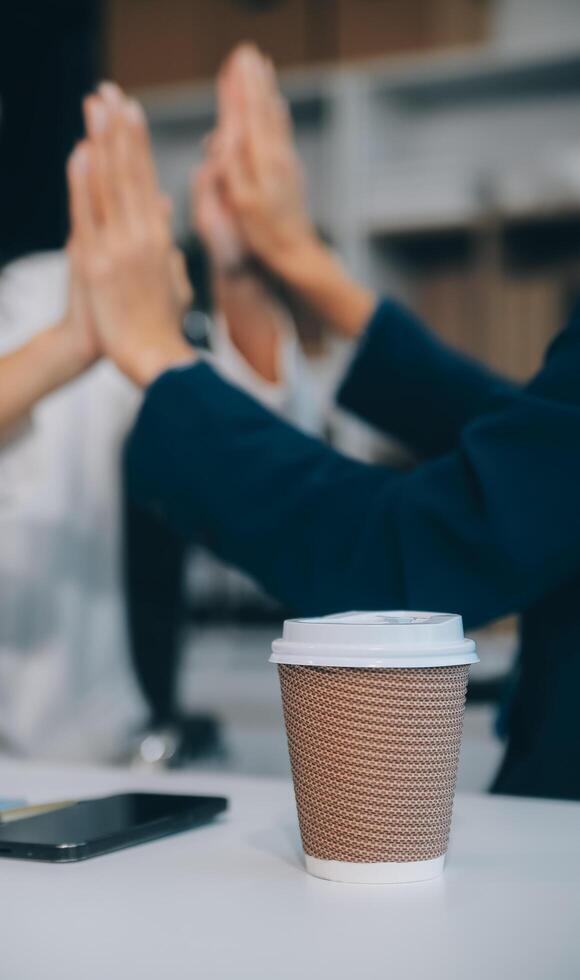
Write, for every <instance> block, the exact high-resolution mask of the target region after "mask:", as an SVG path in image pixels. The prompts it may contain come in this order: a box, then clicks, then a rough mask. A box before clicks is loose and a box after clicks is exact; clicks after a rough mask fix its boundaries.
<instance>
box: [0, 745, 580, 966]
mask: <svg viewBox="0 0 580 980" xmlns="http://www.w3.org/2000/svg"><path fill="white" fill-rule="evenodd" d="M125 789H158V790H167V791H169V792H191V793H196V792H207V793H220V794H221V793H223V794H225V795H227V796H229V797H230V798H231V809H230V812H229V814H228V815H227V816H224V817H223V818H221V819H220V821H219V822H216V823H215V824H214V825H212V826H207V827H204V828H201V829H197V830H193V831H190V832H188V833H186V834H181V835H179V836H175V837H171V838H167V839H165V840H161V841H156V842H154V843H150V844H145V845H142V846H140V847H135V848H132V849H130V850H126V851H120V852H118V853H116V854H111V855H107V856H105V857H99V858H95V859H93V860H90V861H87V862H85V863H80V864H70V865H60V866H58V865H49V864H36V863H27V862H24V861H14V860H6V859H3V860H0V980H41V978H42V980H153V978H155V980H173V978H174V980H186V978H187V980H190V978H191V980H193V978H195V980H213V978H224V980H225V978H227V980H236V978H251V980H261V978H264V980H266V978H267V980H285V978H290V977H292V978H294V977H296V978H305V980H308V978H310V977H313V978H314V977H316V978H317V980H343V978H344V980H346V978H348V980H354V978H356V980H359V978H360V980H366V978H377V980H378V978H381V980H387V978H392V980H400V978H404V980H414V978H419V977H420V978H422V980H425V978H429V980H438V978H442V980H443V978H445V980H479V978H486V980H503V978H506V980H507V978H510V980H535V978H537V980H578V978H579V977H580V805H578V804H569V803H549V802H533V801H527V800H517V799H510V798H507V797H504V798H499V797H485V796H459V797H458V799H457V803H456V808H455V817H454V826H453V836H452V844H451V849H450V855H449V860H448V866H447V870H446V872H445V875H444V876H443V878H441V879H439V880H436V881H432V882H424V883H420V884H411V885H340V884H336V883H332V882H326V881H321V880H318V879H315V878H312V877H309V876H308V875H306V874H305V872H304V871H303V869H302V864H301V853H300V847H299V839H298V834H297V825H296V818H295V812H294V804H293V797H292V789H291V786H290V784H288V783H286V782H282V781H276V780H257V779H256V780H253V779H243V778H233V777H228V776H225V775H223V776H222V775H210V774H207V775H206V774H203V773H202V774H197V773H196V774H191V773H189V774H181V775H171V776H169V775H164V774H160V775H159V776H155V777H152V776H150V775H149V774H147V775H142V774H140V773H139V772H135V771H134V770H132V771H130V772H125V771H122V770H102V769H101V770H98V769H72V768H61V769H55V768H52V767H30V766H27V765H18V764H15V763H14V762H4V761H2V762H0V797H11V796H15V797H17V796H24V797H26V798H28V799H30V800H46V799H51V798H52V799H57V798H69V797H71V796H74V797H76V798H79V797H81V796H90V795H99V794H104V793H108V792H116V791H123V790H125Z"/></svg>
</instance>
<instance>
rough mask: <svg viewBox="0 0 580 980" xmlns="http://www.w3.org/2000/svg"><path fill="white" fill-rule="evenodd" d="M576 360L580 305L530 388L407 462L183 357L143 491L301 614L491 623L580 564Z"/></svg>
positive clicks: (148, 453)
mask: <svg viewBox="0 0 580 980" xmlns="http://www.w3.org/2000/svg"><path fill="white" fill-rule="evenodd" d="M572 359H573V360H574V362H575V364H576V365H579V366H580V320H579V321H578V322H577V323H576V326H575V327H574V326H571V327H570V328H569V329H568V331H567V334H566V340H565V342H563V343H562V345H561V347H560V350H559V351H557V352H554V354H553V356H552V358H551V359H550V361H549V362H548V364H547V366H546V368H545V370H544V372H543V373H542V375H541V376H540V377H539V378H538V379H537V380H536V381H535V382H534V384H533V385H532V386H530V388H529V389H527V390H526V391H525V392H523V393H521V394H516V395H514V396H513V398H512V399H511V401H510V402H509V403H508V402H505V403H504V404H503V406H502V407H501V408H500V409H498V411H496V412H491V413H488V414H486V415H485V416H483V417H482V418H480V419H477V420H475V421H474V422H473V423H471V424H470V425H469V426H468V427H467V428H466V429H465V430H464V433H463V435H462V439H461V444H460V447H459V448H458V449H457V450H456V451H455V452H453V453H449V454H448V455H446V456H444V457H441V458H439V459H437V460H434V461H433V462H430V463H425V464H423V465H422V466H421V467H419V468H418V469H417V470H416V471H414V472H413V473H410V474H405V475H399V474H393V473H392V472H391V471H389V470H388V469H386V468H384V467H371V466H365V465H363V464H359V463H356V462H353V461H351V460H348V459H346V458H345V457H343V456H341V455H339V454H337V453H336V452H334V451H333V450H331V449H329V448H328V447H326V446H324V445H322V444H321V443H319V442H317V441H316V440H313V439H310V438H308V437H306V436H304V435H302V434H301V433H299V432H297V431H296V430H294V429H292V428H291V427H290V426H287V425H286V424H285V423H284V422H282V421H281V420H279V419H278V418H276V417H274V416H272V415H270V414H268V413H267V412H266V411H264V410H263V409H262V408H260V407H259V406H257V405H256V404H255V403H254V402H252V401H251V400H250V399H249V398H247V397H246V396H245V395H244V394H242V393H241V392H239V391H237V390H235V389H233V388H231V387H229V386H228V385H227V384H225V383H224V382H223V381H222V380H221V379H219V378H218V377H217V376H216V375H215V374H214V373H213V372H212V370H211V368H209V367H207V366H205V365H198V366H196V367H193V368H192V369H190V370H185V371H171V372H168V373H166V374H164V375H163V376H162V377H160V378H159V379H158V380H157V381H156V382H155V383H154V384H153V385H152V386H151V388H150V389H149V391H148V393H147V396H146V399H145V404H144V407H143V410H142V413H141V416H140V419H139V422H138V425H137V428H136V430H135V432H134V435H133V439H132V443H131V446H130V467H131V473H132V486H133V491H134V493H136V494H137V495H138V496H139V497H140V498H141V499H146V500H147V501H148V503H149V504H153V505H155V506H157V507H158V508H161V509H162V510H163V511H164V513H166V515H167V516H168V517H169V519H170V520H171V521H172V522H173V523H174V524H175V525H176V526H178V527H179V528H180V529H181V530H182V531H183V532H185V533H188V534H190V535H192V536H194V537H196V538H198V539H199V538H200V539H203V540H205V541H206V542H207V543H208V544H209V545H210V547H212V548H213V549H214V550H215V551H216V552H217V553H218V554H220V555H221V556H222V557H224V558H225V559H227V560H228V561H230V562H233V563H234V564H236V565H238V566H240V567H241V568H243V569H245V570H246V571H247V572H249V573H250V574H251V575H253V576H254V577H255V578H256V579H257V580H258V581H260V582H261V583H262V585H263V586H264V587H265V588H266V589H267V590H268V591H269V592H271V593H272V594H273V595H274V596H277V597H278V598H280V599H282V600H284V601H285V602H287V603H289V604H290V605H292V606H293V607H294V608H295V609H296V610H297V611H298V612H300V613H304V614H308V613H312V614H314V613H316V614H319V613H323V612H330V611H333V610H336V609H342V608H363V609H364V608H374V607H376V608H389V607H391V608H435V609H453V610H457V611H459V612H461V613H462V614H463V615H464V617H465V619H466V622H467V623H468V624H469V625H476V624H478V623H483V622H485V621H488V620H491V619H493V618H495V617H497V616H500V615H503V614H506V613H509V612H511V611H515V610H520V609H522V608H525V607H526V606H527V605H529V604H531V603H532V602H533V601H534V600H535V599H537V598H538V597H539V596H540V595H542V594H543V593H545V592H547V591H549V590H550V589H552V588H555V587H556V586H558V585H559V584H560V583H561V582H562V581H564V580H565V579H566V578H567V577H569V576H571V575H572V574H573V573H574V572H576V571H577V570H578V569H579V568H580V524H579V522H578V519H577V485H578V481H579V479H580V467H579V464H578V460H577V454H576V453H574V452H572V451H571V449H570V447H571V446H575V445H577V444H578V441H579V440H580V397H579V396H578V392H577V390H575V389H574V388H573V387H572V386H570V390H569V397H568V399H567V400H566V401H560V400H555V399H554V398H553V397H552V394H551V392H552V391H553V390H556V389H557V390H561V389H560V385H559V376H561V375H563V374H566V373H568V372H569V363H570V361H571V360H572ZM576 373H577V370H576Z"/></svg>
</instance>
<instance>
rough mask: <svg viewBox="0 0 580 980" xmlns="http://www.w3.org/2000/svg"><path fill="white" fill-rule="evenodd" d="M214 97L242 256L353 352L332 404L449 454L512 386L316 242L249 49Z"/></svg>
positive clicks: (282, 113)
mask: <svg viewBox="0 0 580 980" xmlns="http://www.w3.org/2000/svg"><path fill="white" fill-rule="evenodd" d="M220 92H221V102H222V103H226V104H228V103H229V104H231V105H232V106H233V108H234V109H235V111H232V112H231V115H230V124H229V126H228V128H227V131H226V132H225V133H224V138H223V139H222V141H221V143H220V145H219V150H220V156H219V166H220V168H221V172H222V176H223V183H224V188H225V193H226V196H227V200H228V201H229V204H230V207H231V209H232V211H233V213H234V214H235V215H236V218H237V221H238V226H239V228H240V231H241V233H242V236H243V238H244V240H245V241H246V243H247V246H248V248H249V249H250V250H251V251H252V252H253V253H254V254H255V255H257V256H259V258H260V260H261V261H262V262H263V263H264V264H265V265H267V266H269V267H270V268H271V269H272V270H273V271H274V272H275V273H276V275H277V276H279V277H280V279H282V280H283V281H284V282H285V283H286V285H287V286H288V287H289V288H290V289H291V290H292V291H294V292H295V293H297V294H298V295H299V296H300V297H301V298H302V299H303V300H304V301H305V302H306V303H308V304H309V305H310V306H311V307H312V308H313V309H314V310H315V311H316V313H317V315H318V316H319V317H320V318H321V319H322V320H324V321H325V322H326V323H328V324H329V325H330V326H331V327H332V328H333V329H334V330H335V331H336V332H337V333H338V334H340V335H342V336H344V337H347V338H350V339H352V340H354V341H357V342H359V344H360V348H359V355H358V357H357V358H356V361H355V364H354V368H353V370H352V372H351V374H350V376H349V378H348V380H347V383H346V384H345V385H344V386H343V388H342V391H341V394H340V400H341V402H342V403H343V405H344V406H345V407H347V408H349V409H350V410H351V411H353V412H354V413H355V414H357V415H359V416H361V417H362V418H364V419H366V420H367V421H369V422H371V423H372V424H373V425H375V426H377V427H378V428H380V429H383V430H386V431H388V432H389V433H391V434H393V435H395V436H397V437H399V438H401V439H403V440H405V441H407V442H408V443H409V444H410V445H411V446H412V447H413V448H414V449H416V450H417V451H418V452H420V453H421V454H422V455H437V454H440V453H442V452H445V451H447V450H448V449H450V448H452V447H454V446H455V445H457V442H458V439H459V434H460V432H461V429H462V428H463V426H464V425H466V424H467V423H468V422H469V421H471V420H472V419H473V418H476V417H477V416H478V415H480V414H481V413H483V412H485V411H487V410H488V407H489V405H490V403H491V402H492V401H493V399H494V397H496V396H498V395H501V394H504V395H509V394H511V392H512V391H513V387H512V385H511V384H510V383H509V382H507V381H505V380H504V379H502V378H499V377H498V376H496V375H493V374H492V373H491V372H489V371H487V370H486V369H485V368H483V367H482V366H481V365H479V364H477V363H476V362H475V361H473V360H471V359H469V358H467V357H464V356H463V355H461V354H459V353H458V352H455V351H453V350H452V349H451V348H449V347H447V346H446V345H444V344H442V343H440V342H439V341H438V340H437V339H436V337H435V336H434V335H433V334H431V333H430V332H429V331H428V330H427V329H426V328H425V327H424V326H422V325H421V324H420V323H419V322H418V321H417V319H416V318H415V317H413V316H412V314H410V313H409V312H408V311H406V310H404V309H403V308H402V307H400V306H399V305H398V304H397V303H396V302H393V301H386V302H383V303H380V304H378V305H377V299H376V297H375V296H374V295H373V293H372V292H371V291H370V290H368V289H366V288H365V287H364V286H362V285H360V284H359V283H357V282H356V281H355V280H353V278H352V277H351V276H350V275H349V274H348V272H347V271H346V270H345V269H344V268H343V266H342V264H341V263H340V262H339V261H338V259H337V258H336V256H335V255H334V254H333V253H332V252H331V251H330V250H329V249H328V248H327V247H326V246H325V245H324V244H323V242H322V241H321V240H320V238H319V236H318V235H317V233H316V231H315V229H314V227H313V224H312V222H311V221H310V218H309V215H308V211H307V207H306V203H305V201H306V197H305V192H304V180H303V175H302V171H301V167H300V163H299V161H298V157H297V154H296V151H295V148H294V145H293V138H292V130H291V124H290V120H289V115H288V111H287V108H286V106H285V104H284V102H283V101H282V98H281V96H280V94H279V92H278V89H277V86H276V81H275V76H274V73H273V71H272V68H271V66H270V64H269V63H268V62H267V61H266V60H265V59H264V58H262V57H261V56H260V54H259V53H258V52H257V51H256V50H255V49H254V48H252V47H249V46H243V47H242V48H240V49H239V50H238V51H237V52H236V53H235V54H234V55H233V56H232V58H231V59H230V60H229V61H228V62H227V64H226V66H225V67H224V69H223V71H222V76H221V79H220ZM426 406H428V418H427V413H426V412H425V407H426Z"/></svg>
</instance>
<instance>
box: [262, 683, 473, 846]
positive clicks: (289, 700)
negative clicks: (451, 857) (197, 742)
mask: <svg viewBox="0 0 580 980" xmlns="http://www.w3.org/2000/svg"><path fill="white" fill-rule="evenodd" d="M278 669H279V674H280V683H281V689H282V704H283V708H284V718H285V722H286V732H287V736H288V747H289V751H290V761H291V765H292V775H293V779H294V788H295V792H296V803H297V808H298V818H299V822H300V831H301V835H302V843H303V846H304V850H305V852H306V854H309V855H311V856H312V857H316V858H322V859H326V860H334V861H355V862H369V863H370V862H382V861H426V860H429V859H431V858H436V857H439V856H441V855H442V854H444V853H445V852H446V850H447V844H448V839H449V830H450V826H451V813H452V808H453V796H454V792H455V782H456V778H457V766H458V761H459V749H460V743H461V731H462V726H463V714H464V708H465V693H466V688H467V678H468V671H469V668H468V667H467V666H460V667H430V668H428V669H424V668H407V669H391V668H389V669H364V668H356V669H354V668H344V667H299V666H289V665H280V666H279V668H278Z"/></svg>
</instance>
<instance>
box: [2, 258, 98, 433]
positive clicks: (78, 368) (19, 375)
mask: <svg viewBox="0 0 580 980" xmlns="http://www.w3.org/2000/svg"><path fill="white" fill-rule="evenodd" d="M71 269H72V274H71V280H70V288H69V304H68V310H67V312H66V314H65V316H64V317H63V319H62V320H61V321H60V322H59V323H56V324H54V325H53V326H51V327H48V328H47V329H46V330H43V331H41V332H40V333H39V334H37V335H36V336H35V337H32V339H31V340H29V341H28V343H26V344H24V345H22V346H21V347H19V348H17V349H16V350H14V351H11V352H10V353H8V354H5V355H4V357H1V358H0V439H2V438H6V437H9V436H10V433H11V431H12V430H13V428H14V427H15V426H16V425H18V424H19V423H20V422H21V421H22V420H23V419H24V418H26V416H28V415H29V413H30V412H31V411H32V409H33V408H34V406H35V405H36V404H37V403H38V402H39V401H40V400H41V399H42V398H44V397H45V396H46V395H49V394H50V393H51V392H52V391H54V390H55V389H57V388H60V387H62V385H64V384H66V383H67V382H69V381H71V380H72V379H73V378H76V377H77V376H78V375H79V374H81V373H82V372H83V371H85V370H87V368H89V367H90V366H91V364H93V362H94V361H95V360H96V358H97V357H98V356H99V347H98V342H97V339H96V335H95V333H94V330H93V325H92V321H91V317H90V314H89V311H88V309H87V307H86V304H85V301H84V297H83V295H82V290H81V289H80V287H79V283H78V278H77V276H76V274H75V272H74V262H73V263H71Z"/></svg>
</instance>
